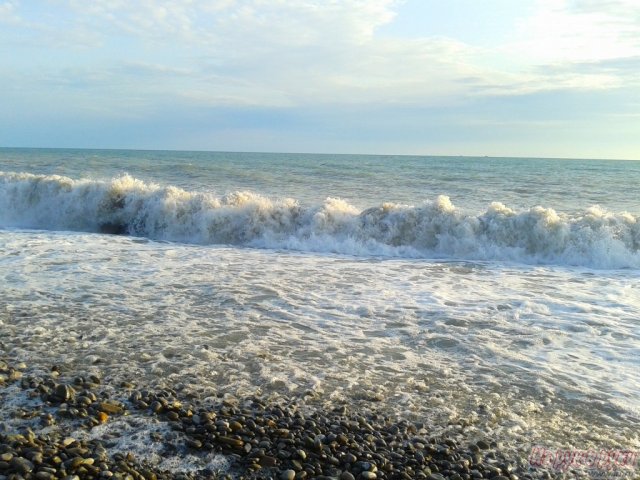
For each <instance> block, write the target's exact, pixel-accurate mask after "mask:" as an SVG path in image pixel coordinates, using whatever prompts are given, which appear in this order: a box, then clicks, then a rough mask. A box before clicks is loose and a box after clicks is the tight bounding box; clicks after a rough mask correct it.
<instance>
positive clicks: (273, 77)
mask: <svg viewBox="0 0 640 480" xmlns="http://www.w3.org/2000/svg"><path fill="white" fill-rule="evenodd" d="M636 3H637V2H635V1H631V0H611V1H596V0H578V1H574V2H572V3H570V2H569V1H568V0H540V1H539V2H538V4H537V8H536V9H535V10H534V14H533V15H532V16H530V17H528V18H526V19H522V21H521V23H520V29H519V32H520V37H519V38H517V39H513V41H512V42H511V43H510V44H506V45H503V46H502V47H500V48H494V49H489V48H480V47H477V46H474V45H472V44H469V43H464V42H461V41H459V40H457V39H455V38H437V37H425V38H414V39H407V38H402V39H401V38H390V37H384V36H381V35H378V34H377V33H376V31H377V29H378V28H379V27H380V26H382V25H385V24H386V23H388V22H391V21H393V19H394V16H395V11H396V6H397V5H398V1H395V0H331V1H324V0H322V1H321V0H218V1H209V0H207V1H205V0H156V1H152V0H140V1H137V2H131V1H128V0H94V1H91V2H86V1H81V0H56V2H55V3H53V4H49V5H50V10H49V11H44V12H43V11H41V12H40V13H41V14H40V16H38V17H37V18H29V19H28V20H29V21H30V25H29V26H26V24H25V27H24V28H25V30H29V29H30V31H31V32H35V33H37V35H38V36H39V37H38V42H36V43H38V44H40V45H41V47H39V48H41V50H42V51H43V52H46V51H47V48H51V47H57V48H62V49H68V45H70V44H73V45H75V46H76V48H85V49H87V50H88V51H89V53H88V54H87V55H86V57H90V56H91V54H92V53H93V52H95V53H96V54H99V55H100V57H101V60H100V62H99V63H98V65H99V67H96V62H93V61H89V60H87V58H82V57H78V56H77V55H69V56H68V58H67V59H65V58H61V63H60V65H56V66H51V67H48V68H49V69H50V71H49V72H44V73H43V74H39V75H36V76H34V75H33V72H32V71H31V70H24V71H23V74H24V75H25V77H27V76H28V77H31V78H34V79H35V80H34V81H32V82H31V84H32V85H33V86H34V88H36V85H35V81H37V78H49V79H51V78H53V79H55V82H54V84H56V85H58V86H59V88H60V89H61V90H62V92H61V94H64V91H65V89H66V92H67V94H68V95H69V96H73V95H74V92H77V91H79V90H82V92H84V93H86V92H90V91H93V92H94V93H95V94H96V96H98V94H99V96H109V97H110V106H112V105H113V104H117V103H118V102H120V103H121V104H122V105H130V104H135V105H137V106H139V107H140V108H141V106H142V105H144V104H145V102H147V104H148V105H149V106H150V108H152V107H153V104H154V102H170V101H171V99H172V98H173V99H176V100H177V101H180V102H185V104H187V105H200V106H202V105H208V106H215V105H225V106H226V105H234V104H235V105H239V106H247V105H257V106H269V107H272V106H278V107H299V106H302V107H305V106H308V107H314V106H318V105H323V106H326V105H362V104H378V105H385V104H395V105H415V106H441V105H456V104H459V103H460V102H464V101H466V100H467V99H468V98H470V97H474V96H504V95H522V94H531V93H536V92H541V91H549V90H602V89H611V88H618V87H621V86H624V85H628V84H629V82H637V77H636V76H629V75H627V76H623V75H621V74H618V73H617V72H616V71H615V70H611V69H608V70H605V69H603V70H602V71H599V70H598V68H597V63H598V62H601V61H608V60H611V59H616V58H620V57H625V56H631V55H639V54H640V33H639V32H638V29H639V28H640V22H638V21H636V20H637V18H638V16H639V15H640V13H639V11H640V6H636ZM40 8H41V9H45V7H40ZM480 8H484V7H480ZM26 11H27V10H26V9H24V10H22V11H21V9H20V5H19V4H16V3H15V2H5V3H2V4H0V17H2V15H4V16H8V15H12V16H16V15H18V14H19V13H22V15H23V16H25V15H26ZM3 12H5V13H4V14H3ZM51 18H58V19H59V21H58V24H57V25H56V24H55V23H54V25H53V26H52V25H50V24H48V23H47V22H46V21H45V20H47V19H51ZM634 19H635V20H634ZM47 39H48V41H47ZM65 42H66V43H65ZM61 57H64V52H63V54H62V55H61ZM65 62H67V63H65ZM577 62H582V63H584V62H592V63H594V67H593V68H591V69H590V70H589V71H584V69H583V68H579V67H578V66H575V64H576V63H577ZM549 65H551V66H553V67H554V68H546V66H549ZM559 66H562V67H563V68H558V67H559ZM541 67H542V68H541ZM55 69H58V70H57V71H54V70H55ZM69 72H73V80H69V81H67V82H65V81H64V79H65V78H66V76H67V75H69ZM96 76H99V77H100V78H99V79H96ZM104 79H106V81H105V80H104ZM40 88H43V89H46V85H44V84H43V85H41V87H40Z"/></svg>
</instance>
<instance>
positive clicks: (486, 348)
mask: <svg viewBox="0 0 640 480" xmlns="http://www.w3.org/2000/svg"><path fill="white" fill-rule="evenodd" d="M639 184H640V162H639V161H614V160H597V159H593V160H572V159H539V158H489V157H436V156H382V155H325V154H323V155H320V154H291V153H286V154H284V153H226V152H180V151H133V150H65V149H7V148H5V149H0V284H1V285H2V287H1V289H0V352H1V353H2V354H3V355H5V356H7V357H10V358H15V359H18V360H21V361H25V362H27V363H28V364H36V365H42V366H49V365H54V364H56V365H63V366H65V368H67V369H70V370H77V371H92V370H93V369H99V370H100V371H101V372H102V374H103V375H106V376H108V377H109V378H111V379H114V380H118V381H120V380H121V381H129V382H135V383H136V384H148V385H177V384H180V385H188V386H189V387H190V388H191V389H192V390H193V391H194V392H196V393H197V394H198V395H201V396H203V397H207V396H215V395H220V394H224V395H227V394H228V395H234V396H238V397H241V396H245V395H262V396H266V397H269V396H273V397H274V398H275V397H279V396H280V397H281V396H285V397H289V398H292V397H300V398H302V397H304V398H308V399H310V401H313V402H315V403H317V404H318V405H324V406H331V405H335V404H344V403H348V404H350V405H353V406H355V407H356V408H358V406H360V405H362V406H363V408H364V406H366V408H372V406H373V407H375V408H376V409H378V410H380V411H382V412H385V414H388V415H390V416H394V417H398V418H405V419H411V420H415V421H422V422H425V423H427V424H429V425H431V428H432V431H433V432H434V434H439V433H443V434H445V433H446V432H447V431H448V430H450V429H454V428H458V429H460V425H464V426H465V428H464V429H463V431H462V433H460V432H458V433H460V434H461V435H463V436H465V437H466V438H468V440H469V441H473V440H474V438H479V437H483V438H484V437H488V438H492V439H495V440H496V441H497V442H499V445H501V446H502V448H504V449H505V450H509V449H511V450H513V451H518V452H521V453H522V452H524V453H523V454H525V455H526V452H527V451H529V450H530V449H531V448H533V447H535V446H544V447H546V448H564V449H590V448H610V449H611V448H613V449H636V450H637V449H640V429H639V427H640V374H639V372H640V282H639V278H640V276H639V273H640V221H639V219H640V195H639V194H638V185H639Z"/></svg>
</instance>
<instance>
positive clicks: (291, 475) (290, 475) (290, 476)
mask: <svg viewBox="0 0 640 480" xmlns="http://www.w3.org/2000/svg"><path fill="white" fill-rule="evenodd" d="M295 478H296V472H295V470H285V471H284V472H282V474H281V475H280V480H294V479H295Z"/></svg>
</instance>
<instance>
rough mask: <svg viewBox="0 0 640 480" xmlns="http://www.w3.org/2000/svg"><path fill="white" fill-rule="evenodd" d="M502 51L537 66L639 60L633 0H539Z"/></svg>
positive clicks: (639, 27) (639, 19) (639, 14)
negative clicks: (515, 38)
mask: <svg viewBox="0 0 640 480" xmlns="http://www.w3.org/2000/svg"><path fill="white" fill-rule="evenodd" d="M520 35H521V36H522V39H521V41H520V42H516V43H515V44H513V45H510V46H509V47H508V48H509V49H510V50H511V51H512V53H513V54H518V55H520V56H522V57H524V58H525V59H526V61H528V62H535V63H538V64H553V63H567V62H568V63H572V62H597V61H603V60H610V59H615V58H623V57H631V56H635V55H639V54H640V2H638V1H637V0H610V1H606V0H604V1H603V0H578V1H573V2H570V1H569V0H540V1H539V2H538V6H537V9H536V12H535V13H534V15H532V16H531V17H529V18H527V19H526V20H524V21H523V22H522V23H521V25H520Z"/></svg>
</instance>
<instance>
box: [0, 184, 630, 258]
mask: <svg viewBox="0 0 640 480" xmlns="http://www.w3.org/2000/svg"><path fill="white" fill-rule="evenodd" d="M0 225H3V226H5V227H19V228H36V229H50V230H74V231H87V232H104V233H126V234H130V235H139V236H145V237H149V238H152V239H157V240H169V241H180V242H186V243H198V244H232V245H240V246H242V245H244V246H251V247H267V248H288V249H296V250H303V251H322V252H335V253H346V254H354V255H389V256H403V257H434V256H437V257H447V258H461V259H476V260H488V259H493V260H514V261H519V262H526V263H555V264H568V265H582V266H589V267H593V268H637V267H638V266H640V253H639V250H640V224H639V223H638V218H637V217H635V216H633V215H632V214H630V213H626V212H625V213H611V212H608V211H605V210H603V209H602V208H600V207H597V206H595V207H591V208H588V209H587V210H585V211H584V212H583V213H581V214H578V215H571V216H570V215H566V214H562V213H558V212H556V211H555V210H554V209H552V208H544V207H540V206H537V207H533V208H530V209H529V210H525V211H520V212H517V211H514V210H512V209H510V208H509V207H507V206H505V205H503V204H501V203H497V202H494V203H492V204H491V205H490V206H489V208H488V209H487V211H486V212H484V213H483V214H481V215H478V216H474V215H468V214H466V213H464V212H463V211H461V210H460V209H458V208H456V207H455V206H454V205H453V204H452V203H451V200H450V199H449V197H447V196H439V197H437V198H436V199H435V200H434V201H428V202H424V203H422V204H420V205H418V206H410V205H400V204H394V203H383V204H382V205H380V206H376V207H373V208H369V209H366V210H364V211H360V210H358V209H357V208H356V207H354V206H352V205H350V204H349V203H347V202H345V201H344V200H341V199H337V198H328V199H327V200H325V202H323V203H322V204H320V205H313V206H302V205H300V204H299V203H298V202H297V201H296V200H294V199H290V198H285V199H270V198H267V197H264V196H261V195H258V194H255V193H251V192H233V193H229V194H227V195H224V196H221V197H218V196H215V195H212V194H209V193H198V192H188V191H185V190H183V189H180V188H177V187H174V186H160V185H156V184H151V183H145V182H143V181H141V180H138V179H136V178H133V177H131V176H129V175H123V176H120V177H116V178H113V179H111V180H110V181H107V182H104V181H94V180H73V179H70V178H67V177H62V176H57V175H51V176H46V175H33V174H29V173H5V172H0Z"/></svg>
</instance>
